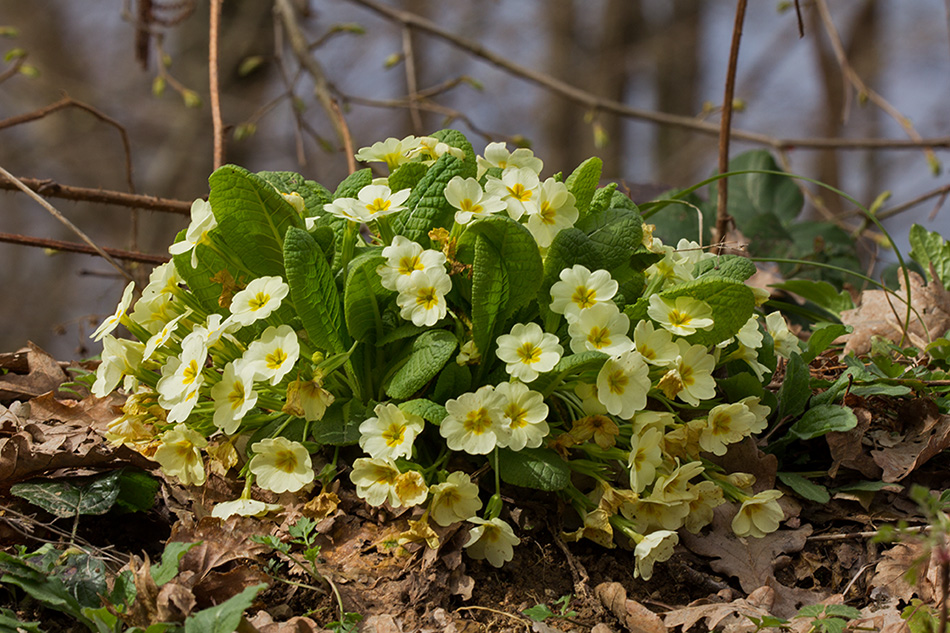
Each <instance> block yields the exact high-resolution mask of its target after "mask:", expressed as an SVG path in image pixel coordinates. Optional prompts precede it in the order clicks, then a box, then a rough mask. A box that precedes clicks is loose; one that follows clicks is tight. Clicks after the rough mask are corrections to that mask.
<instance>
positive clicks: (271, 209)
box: [208, 165, 303, 277]
mask: <svg viewBox="0 0 950 633" xmlns="http://www.w3.org/2000/svg"><path fill="white" fill-rule="evenodd" d="M208 183H209V184H210V186H211V193H210V194H209V196H208V201H209V202H210V203H211V209H212V211H213V212H214V217H215V219H216V220H217V222H218V226H217V228H215V230H214V232H215V233H216V234H217V235H218V237H219V238H220V239H221V241H223V242H224V243H225V245H226V247H225V249H226V252H228V253H230V255H231V256H232V257H234V258H235V259H236V260H237V261H240V262H241V263H242V265H243V266H244V267H245V268H246V269H247V270H248V271H250V273H251V275H252V276H253V277H265V276H279V277H283V276H284V257H283V241H284V235H286V233H287V229H289V228H290V227H296V228H301V229H302V228H303V220H301V219H300V216H298V215H297V212H296V211H294V208H293V207H292V206H290V203H289V202H287V201H286V200H284V198H283V197H282V196H281V195H280V193H278V192H277V191H276V190H275V189H274V187H273V186H271V185H270V183H268V182H267V181H265V180H264V179H263V178H261V177H259V176H256V175H254V174H252V173H250V172H249V171H247V170H246V169H243V168H241V167H237V166H236V165H225V166H223V167H219V168H218V169H217V170H215V172H214V173H213V174H211V177H210V178H209V179H208Z"/></svg>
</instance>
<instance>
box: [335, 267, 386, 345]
mask: <svg viewBox="0 0 950 633" xmlns="http://www.w3.org/2000/svg"><path fill="white" fill-rule="evenodd" d="M378 253H379V250H378V249H373V250H372V251H371V252H370V253H367V254H365V255H361V256H360V257H357V258H356V259H354V260H353V262H352V264H351V265H350V274H349V275H347V278H346V285H345V286H344V290H343V313H344V316H345V318H346V329H347V330H348V331H349V333H350V336H351V337H353V338H354V339H355V340H357V341H379V340H380V339H381V338H382V337H383V334H384V327H383V317H382V315H383V309H384V307H385V306H386V305H387V304H388V303H390V302H391V301H392V298H393V297H395V296H396V292H395V291H393V290H387V289H386V288H383V284H382V278H381V277H380V276H379V274H377V272H376V268H377V267H379V266H380V265H382V264H384V263H385V262H386V258H385V257H383V256H382V255H379V254H378Z"/></svg>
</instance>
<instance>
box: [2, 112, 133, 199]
mask: <svg viewBox="0 0 950 633" xmlns="http://www.w3.org/2000/svg"><path fill="white" fill-rule="evenodd" d="M63 108H77V109H79V110H84V111H85V112H88V113H89V114H91V115H92V116H94V117H96V118H97V119H99V120H100V121H102V122H103V123H107V124H108V125H111V126H112V127H114V128H115V129H116V130H118V131H119V136H120V137H122V148H123V149H124V150H125V180H126V183H127V184H128V186H129V191H130V192H132V193H135V185H134V184H133V183H132V149H131V145H130V144H129V137H128V134H126V132H125V127H123V126H122V124H121V123H119V122H118V121H116V120H115V119H113V118H112V117H110V116H109V115H107V114H105V113H103V112H101V111H99V110H97V109H96V108H94V107H92V106H91V105H89V104H87V103H83V102H82V101H76V100H75V99H73V98H72V97H70V96H68V95H63V98H62V99H60V100H59V101H57V102H55V103H51V104H49V105H48V106H46V107H44V108H40V109H38V110H34V111H32V112H27V113H26V114H19V115H17V116H12V117H9V118H6V119H2V120H0V130H3V129H5V128H8V127H13V126H14V125H21V124H23V123H29V122H31V121H37V120H39V119H42V118H43V117H45V116H48V115H50V114H52V113H54V112H57V111H58V110H62V109H63Z"/></svg>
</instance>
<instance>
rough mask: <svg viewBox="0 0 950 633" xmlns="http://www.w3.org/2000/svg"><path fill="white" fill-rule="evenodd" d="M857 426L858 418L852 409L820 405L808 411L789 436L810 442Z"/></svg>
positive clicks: (794, 425) (790, 431)
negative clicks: (827, 434)
mask: <svg viewBox="0 0 950 633" xmlns="http://www.w3.org/2000/svg"><path fill="white" fill-rule="evenodd" d="M857 425H858V418H857V416H855V415H854V411H852V410H851V409H850V408H848V407H843V406H839V405H836V404H820V405H818V406H815V407H812V408H810V409H808V411H806V412H805V414H804V415H803V416H802V417H801V419H800V420H799V421H798V422H796V423H795V424H793V425H792V427H791V428H790V429H789V430H788V435H789V436H791V437H793V438H796V439H800V440H810V439H814V438H816V437H821V436H822V435H825V434H826V433H830V432H831V431H850V430H851V429H853V428H854V427H856V426H857Z"/></svg>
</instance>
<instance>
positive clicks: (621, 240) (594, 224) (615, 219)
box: [574, 209, 643, 270]
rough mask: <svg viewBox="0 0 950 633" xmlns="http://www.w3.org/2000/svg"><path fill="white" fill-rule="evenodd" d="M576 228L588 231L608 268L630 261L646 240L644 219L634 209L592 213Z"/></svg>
mask: <svg viewBox="0 0 950 633" xmlns="http://www.w3.org/2000/svg"><path fill="white" fill-rule="evenodd" d="M574 227H575V228H577V229H579V230H581V231H583V232H584V233H586V234H587V237H588V238H590V241H591V243H592V245H593V246H594V248H595V249H597V252H598V254H599V255H600V257H601V259H602V260H603V266H604V268H606V269H607V270H610V269H612V268H613V267H614V266H618V265H620V264H621V263H624V262H627V261H629V259H630V255H631V253H632V252H633V251H634V249H636V248H637V247H638V246H641V243H642V242H643V219H642V218H641V217H640V214H639V213H637V212H636V211H631V210H630V209H607V210H605V211H601V212H600V213H590V214H588V215H587V216H586V217H585V218H583V219H581V220H578V221H577V223H576V224H575V225H574Z"/></svg>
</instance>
